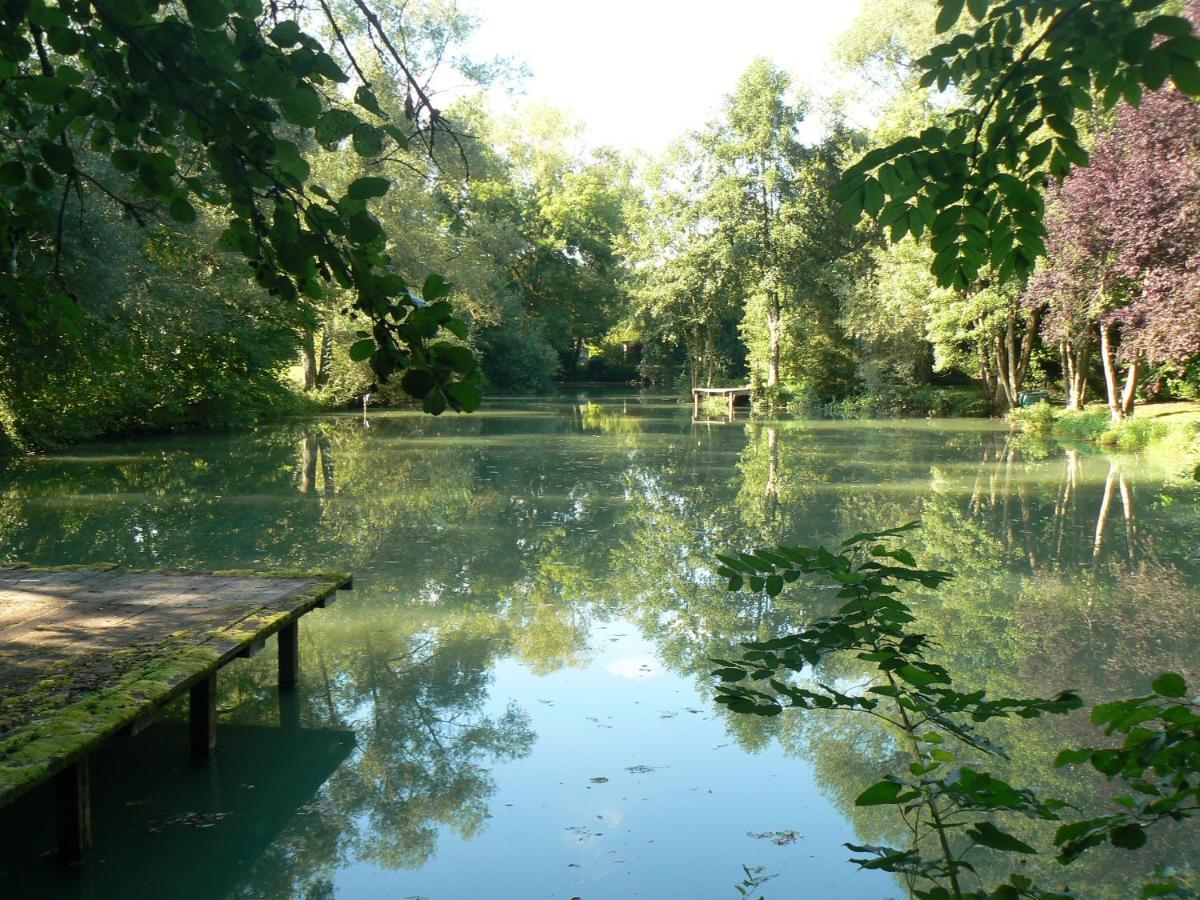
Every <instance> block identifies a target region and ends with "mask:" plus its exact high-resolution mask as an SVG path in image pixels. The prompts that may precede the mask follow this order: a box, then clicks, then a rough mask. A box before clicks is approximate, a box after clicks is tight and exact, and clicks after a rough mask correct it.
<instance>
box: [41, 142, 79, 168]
mask: <svg viewBox="0 0 1200 900" xmlns="http://www.w3.org/2000/svg"><path fill="white" fill-rule="evenodd" d="M42 159H44V160H45V161H46V165H47V166H49V167H50V171H52V172H57V173H58V174H59V175H67V174H69V173H70V172H71V171H72V170H73V169H74V168H75V154H74V153H72V152H71V148H70V147H68V146H66V145H64V144H58V143H55V142H53V141H42Z"/></svg>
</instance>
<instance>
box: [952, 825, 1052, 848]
mask: <svg viewBox="0 0 1200 900" xmlns="http://www.w3.org/2000/svg"><path fill="white" fill-rule="evenodd" d="M967 836H968V837H969V838H971V840H973V841H974V842H975V843H977V844H980V845H982V846H984V847H991V848H992V849H993V850H1003V851H1005V852H1006V853H1037V851H1036V850H1035V849H1033V847H1030V846H1029V845H1028V844H1026V843H1025V842H1024V841H1022V840H1018V839H1017V838H1015V837H1013V836H1012V835H1011V834H1008V833H1007V832H1004V831H1001V830H1000V829H999V828H997V827H996V826H995V825H993V824H992V823H991V822H976V823H975V827H974V828H968V829H967Z"/></svg>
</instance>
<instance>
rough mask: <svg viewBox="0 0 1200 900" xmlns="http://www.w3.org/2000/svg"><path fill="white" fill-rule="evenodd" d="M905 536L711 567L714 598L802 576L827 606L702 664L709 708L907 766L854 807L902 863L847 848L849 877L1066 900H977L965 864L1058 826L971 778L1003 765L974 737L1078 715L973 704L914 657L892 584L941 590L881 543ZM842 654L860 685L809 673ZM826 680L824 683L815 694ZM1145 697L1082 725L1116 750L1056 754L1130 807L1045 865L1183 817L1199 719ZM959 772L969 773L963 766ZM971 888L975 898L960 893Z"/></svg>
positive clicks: (1196, 771) (1157, 686) (1026, 798)
mask: <svg viewBox="0 0 1200 900" xmlns="http://www.w3.org/2000/svg"><path fill="white" fill-rule="evenodd" d="M915 527H916V524H915V523H910V524H908V525H904V526H901V527H899V528H893V529H889V530H886V531H880V532H868V533H862V534H856V535H854V536H853V537H851V538H849V539H848V540H847V541H845V542H844V543H843V544H842V546H841V548H840V549H839V550H838V551H837V552H832V551H829V550H827V549H825V548H824V547H817V548H816V549H809V548H804V547H789V546H779V547H776V548H774V549H772V550H758V551H755V552H754V553H741V554H738V555H736V556H732V555H725V556H720V557H719V559H720V561H721V563H722V565H721V567H720V568H719V569H718V573H719V574H720V575H721V576H722V577H724V578H726V579H727V580H728V586H729V588H730V590H741V589H744V588H745V589H749V590H750V591H754V592H765V593H767V594H768V595H770V596H772V597H774V596H777V595H778V594H779V593H780V592H781V591H782V590H783V588H784V585H785V584H789V583H793V582H795V581H797V580H799V579H801V578H802V577H818V578H823V579H828V580H831V581H832V582H834V584H835V585H836V586H838V588H839V590H838V592H837V597H838V598H839V599H841V600H842V601H843V605H842V606H841V608H840V609H839V610H838V611H837V612H836V613H835V614H834V615H832V616H829V617H826V618H820V619H817V620H815V621H813V622H812V623H810V624H809V625H807V626H806V627H805V628H803V629H802V630H801V631H799V632H797V633H795V634H790V635H786V636H783V637H779V638H776V639H773V640H768V641H761V642H755V643H748V644H745V645H744V647H745V652H744V653H743V655H742V657H741V658H740V659H736V660H728V659H716V660H714V662H715V663H717V664H718V665H719V666H720V668H718V669H717V670H716V672H715V674H716V675H717V676H719V677H720V679H721V684H720V686H719V687H718V692H717V698H716V699H717V702H718V703H720V704H722V705H724V706H727V707H728V708H729V709H730V710H731V711H733V712H737V713H747V714H752V715H759V716H775V715H779V714H780V713H782V712H783V711H784V710H785V709H799V710H813V709H825V710H839V711H844V712H856V713H861V714H866V715H869V716H871V717H873V718H875V719H877V720H880V721H882V722H883V723H885V725H886V726H887V728H888V730H889V731H890V732H891V733H892V734H893V735H895V736H896V738H897V740H898V741H899V742H901V743H902V744H903V745H904V746H905V747H906V748H907V749H908V751H909V754H910V756H911V763H910V764H909V766H908V769H907V771H906V772H905V773H903V774H899V775H897V774H889V775H887V776H886V777H884V778H883V779H882V780H881V781H879V782H877V783H875V784H873V785H871V786H869V787H867V788H866V789H865V790H863V791H862V792H861V793H860V794H859V795H858V798H857V799H856V801H855V803H856V805H858V806H892V807H895V808H896V809H897V811H898V812H899V814H900V816H901V817H902V818H903V820H904V823H905V825H906V827H907V829H908V831H909V833H910V834H911V836H912V842H911V845H910V846H909V847H907V848H895V847H882V846H870V845H854V844H847V845H846V846H847V847H849V848H850V849H851V850H852V851H854V852H855V853H856V854H859V856H857V857H856V858H854V859H853V860H852V861H853V862H856V863H857V864H858V865H859V866H861V867H862V868H865V869H880V870H883V871H887V872H892V873H896V874H898V875H900V876H902V877H903V878H904V879H905V880H906V883H907V886H908V889H909V891H910V893H911V895H912V896H914V897H919V898H928V900H939V898H962V897H980V898H986V897H997V898H1001V897H1005V898H1007V897H1037V898H1056V897H1070V896H1072V895H1071V894H1070V892H1069V891H1067V890H1066V889H1065V888H1064V889H1062V890H1057V891H1056V890H1051V891H1046V890H1042V889H1040V888H1037V887H1035V886H1034V884H1033V882H1032V880H1031V879H1030V878H1028V877H1027V876H1025V875H1021V874H1013V875H1011V876H1010V878H1009V879H1008V881H1007V882H1005V883H1004V884H1001V885H999V886H997V887H994V888H990V889H989V888H988V887H987V886H986V885H984V884H983V883H982V879H981V878H980V877H979V875H978V873H977V872H976V869H975V866H974V865H973V864H972V862H971V861H970V859H969V858H968V857H969V856H970V854H971V852H972V850H973V849H974V848H976V847H985V848H990V849H992V850H996V851H1001V852H1004V853H1012V854H1018V855H1022V856H1029V855H1035V854H1038V853H1039V852H1040V851H1039V850H1038V849H1037V848H1035V847H1033V846H1031V845H1030V844H1028V843H1026V842H1025V841H1023V840H1021V839H1020V838H1018V837H1016V836H1014V835H1013V834H1011V833H1009V832H1008V831H1006V830H1004V828H1003V827H1001V825H1000V824H997V821H998V820H999V821H1000V822H1003V820H1004V818H1006V817H1008V818H1011V817H1012V816H1014V815H1016V816H1022V817H1025V818H1028V819H1034V820H1043V821H1055V822H1058V821H1061V820H1062V815H1061V813H1062V811H1063V810H1064V808H1065V807H1066V805H1067V804H1065V803H1064V802H1063V801H1060V800H1054V799H1044V798H1040V797H1038V796H1037V795H1035V794H1034V793H1033V792H1032V791H1030V790H1027V789H1023V788H1019V787H1015V786H1013V785H1011V784H1008V783H1007V782H1005V781H1003V780H1002V779H1000V778H997V777H996V776H994V775H992V774H991V773H989V772H987V771H985V770H983V769H982V768H980V766H979V762H978V761H983V760H986V759H987V758H988V757H991V758H1007V756H1006V754H1005V752H1004V750H1003V749H1002V748H1001V747H999V746H997V745H996V744H994V743H993V742H992V741H990V740H988V739H987V738H986V737H985V736H984V735H982V734H980V733H979V731H978V730H977V727H976V726H978V725H979V724H980V723H984V722H987V721H989V720H992V719H1003V718H1010V717H1016V718H1021V719H1031V718H1037V717H1039V716H1042V715H1047V714H1052V715H1057V714H1063V713H1067V712H1070V711H1071V710H1075V709H1078V708H1080V707H1081V706H1082V700H1081V699H1080V697H1079V696H1078V695H1077V694H1076V693H1074V692H1073V691H1063V692H1061V693H1059V694H1057V695H1055V696H1054V697H1051V698H1012V697H1005V698H989V697H988V696H987V695H986V693H985V692H984V691H982V690H976V691H966V692H964V691H960V690H957V689H955V688H954V687H953V679H952V677H951V675H950V673H949V672H948V671H947V670H946V669H945V668H943V667H942V666H940V665H938V664H936V663H934V662H931V661H930V660H929V659H927V658H926V656H927V654H928V653H929V651H930V650H931V649H932V648H933V641H932V640H931V638H930V637H929V635H927V634H922V633H920V632H916V631H913V630H912V626H913V623H914V622H915V621H916V617H915V616H914V614H913V611H912V608H911V607H910V606H909V605H908V604H907V603H906V602H904V600H903V599H901V596H900V594H901V592H902V590H903V588H904V587H905V586H907V585H920V586H921V587H924V588H927V589H930V590H936V589H938V588H940V587H941V586H942V585H944V584H945V583H946V582H947V581H948V580H950V578H951V575H950V574H949V573H947V572H941V571H937V570H931V569H921V568H918V567H917V564H916V560H915V559H914V558H913V556H912V554H911V553H909V551H907V550H905V549H904V548H903V547H902V546H898V545H897V543H896V541H897V538H899V537H900V536H902V535H903V534H905V533H907V532H909V531H911V530H912V529H914V528H915ZM837 654H849V655H851V656H853V657H854V658H855V659H857V660H859V661H861V662H863V663H867V664H868V665H869V672H870V674H867V675H865V677H864V679H863V680H862V681H861V682H860V683H858V684H857V685H854V686H849V685H845V684H843V685H840V686H835V685H833V684H829V683H827V682H826V680H824V679H822V678H821V675H820V671H821V666H822V663H824V662H825V661H826V660H827V659H829V658H830V657H832V656H835V655H837ZM830 680H832V679H830ZM1154 692H1155V693H1154V694H1153V695H1148V696H1145V697H1136V698H1133V699H1131V700H1123V701H1118V702H1115V703H1109V704H1104V705H1103V706H1099V707H1096V709H1095V710H1093V714H1092V718H1093V720H1094V721H1095V722H1096V723H1097V724H1103V725H1106V727H1107V732H1108V733H1109V734H1112V733H1114V732H1120V733H1122V734H1124V735H1125V743H1124V746H1123V747H1122V748H1121V749H1119V750H1118V749H1079V750H1069V751H1064V752H1063V753H1062V754H1060V755H1059V758H1058V760H1057V764H1058V765H1067V764H1072V763H1082V762H1091V763H1092V765H1093V766H1094V767H1095V768H1096V769H1097V770H1098V771H1100V772H1101V773H1103V774H1104V775H1105V776H1107V777H1108V778H1109V779H1111V780H1118V781H1121V782H1123V783H1124V784H1125V785H1127V786H1128V787H1129V788H1130V790H1131V791H1132V794H1131V795H1130V796H1128V797H1123V798H1119V799H1118V801H1117V802H1118V803H1119V804H1121V806H1122V807H1123V809H1122V811H1121V812H1118V813H1116V814H1114V815H1109V816H1102V817H1099V818H1094V819H1087V820H1082V821H1077V822H1068V823H1066V824H1063V825H1061V826H1060V827H1059V828H1058V830H1057V832H1056V834H1055V836H1054V843H1055V844H1056V845H1057V846H1058V848H1059V852H1058V857H1057V858H1058V860H1059V861H1060V862H1062V863H1069V862H1071V861H1072V860H1074V859H1076V858H1077V857H1078V856H1079V855H1080V854H1081V853H1083V852H1084V851H1085V850H1087V849H1088V848H1089V847H1093V846H1096V845H1098V844H1101V843H1104V842H1106V841H1107V842H1108V843H1111V844H1112V845H1113V846H1116V847H1122V848H1129V849H1132V848H1136V847H1139V846H1141V845H1142V844H1143V843H1144V842H1145V839H1146V838H1145V833H1144V832H1145V829H1146V828H1148V827H1149V826H1151V825H1154V824H1155V823H1157V822H1159V821H1163V820H1165V819H1182V818H1185V817H1187V816H1189V815H1191V814H1192V813H1193V812H1195V811H1196V810H1197V808H1198V800H1200V795H1198V793H1197V791H1198V790H1200V715H1197V712H1198V708H1197V706H1196V704H1195V703H1193V702H1189V701H1186V700H1183V699H1181V698H1183V697H1184V695H1185V694H1186V685H1185V684H1184V682H1183V679H1182V678H1181V677H1180V676H1178V675H1174V674H1166V675H1163V676H1161V677H1160V678H1158V679H1157V680H1156V681H1155V682H1154ZM968 763H970V764H968ZM968 879H973V880H974V882H975V884H974V885H968V884H967V880H968ZM1182 890H1183V889H1182V888H1180V887H1178V885H1176V884H1175V883H1174V882H1173V881H1172V880H1171V879H1170V878H1164V879H1163V880H1160V881H1157V882H1155V883H1154V884H1150V885H1146V886H1145V888H1144V894H1143V896H1164V895H1166V894H1167V893H1171V894H1172V895H1173V896H1187V894H1186V893H1180V891H1182Z"/></svg>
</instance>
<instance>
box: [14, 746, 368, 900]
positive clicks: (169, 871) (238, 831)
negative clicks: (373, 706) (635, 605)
mask: <svg viewBox="0 0 1200 900" xmlns="http://www.w3.org/2000/svg"><path fill="white" fill-rule="evenodd" d="M187 748H188V736H187V728H186V727H185V726H184V725H182V724H171V723H164V724H160V725H155V726H152V727H151V728H150V729H148V730H147V731H146V732H145V733H143V734H141V735H139V736H138V737H137V738H135V739H132V740H117V741H114V742H111V743H109V744H108V746H107V747H105V748H104V749H103V750H101V751H99V752H97V753H96V754H94V756H93V759H92V766H93V771H92V777H93V782H94V792H93V800H92V802H93V815H94V817H95V821H96V822H97V824H98V825H99V826H100V827H98V828H97V829H96V832H95V837H96V845H95V849H94V852H93V856H92V858H91V859H90V860H89V862H88V864H87V865H86V866H84V867H83V868H82V869H81V870H80V871H78V872H76V871H72V870H65V869H62V868H60V867H59V866H57V865H52V864H47V857H49V856H50V855H52V853H53V848H54V823H53V821H52V819H51V816H50V815H49V814H48V813H49V811H50V809H51V808H52V806H53V803H52V799H51V798H50V797H49V791H48V790H47V787H48V786H44V787H43V788H41V789H38V790H37V791H34V792H33V793H31V794H28V795H26V796H25V797H22V798H21V799H20V800H18V801H17V803H16V804H15V805H14V806H13V807H12V808H11V809H9V810H6V811H5V816H4V818H3V819H2V820H0V826H2V827H0V841H2V842H3V845H4V847H5V854H4V858H3V869H2V871H0V877H2V878H3V879H4V883H5V884H6V885H9V886H10V887H15V886H17V885H20V888H19V896H24V897H41V896H45V897H64V898H66V897H88V898H92V897H95V898H100V897H156V896H167V895H168V894H169V896H171V897H178V898H197V900H200V898H212V897H224V896H227V895H229V894H230V893H231V892H233V891H234V890H235V889H236V888H238V886H239V885H240V884H241V883H242V882H243V880H244V878H245V873H246V871H247V869H248V868H249V867H250V866H253V865H255V864H256V863H257V864H259V865H263V864H266V865H274V866H275V868H276V869H277V870H278V871H276V872H275V877H276V879H277V881H278V880H279V879H282V880H284V881H285V882H286V880H287V879H288V878H290V877H292V873H291V872H289V871H288V870H289V868H290V866H288V865H284V862H285V861H283V860H278V859H276V860H270V859H268V858H267V857H269V855H270V854H269V848H270V847H271V846H272V844H273V843H274V842H275V841H276V840H277V839H278V838H279V836H280V834H281V832H283V830H284V828H285V826H287V824H288V823H289V822H291V821H292V820H293V819H294V817H296V816H302V817H310V818H311V817H314V816H316V815H319V812H318V811H319V808H320V804H321V802H322V796H321V794H320V788H321V785H322V784H324V783H325V782H326V781H327V780H328V778H329V777H330V776H331V775H332V774H333V773H334V772H335V771H336V770H337V768H338V767H339V766H340V765H342V764H343V763H344V762H345V761H346V760H347V759H348V758H349V757H350V755H351V754H352V752H353V750H354V732H353V731H350V730H347V729H324V728H322V729H314V728H298V729H284V728H270V727H258V726H227V727H223V728H222V729H221V743H220V746H219V748H218V752H217V753H216V755H215V756H214V758H213V759H212V760H211V761H210V762H208V763H206V764H201V763H195V762H192V761H190V760H189V759H188V756H187ZM167 886H169V888H168V887H167ZM281 893H283V892H281ZM10 896H18V894H17V893H14V894H10Z"/></svg>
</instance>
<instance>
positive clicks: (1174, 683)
mask: <svg viewBox="0 0 1200 900" xmlns="http://www.w3.org/2000/svg"><path fill="white" fill-rule="evenodd" d="M1150 686H1151V687H1152V688H1154V693H1156V694H1158V695H1159V696H1160V697H1182V696H1183V695H1184V694H1186V693H1187V682H1185V681H1184V680H1183V677H1182V676H1180V675H1177V674H1175V673H1174V672H1164V673H1163V674H1162V675H1159V676H1158V677H1157V678H1155V679H1154V682H1153V683H1152V684H1151V685H1150Z"/></svg>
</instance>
